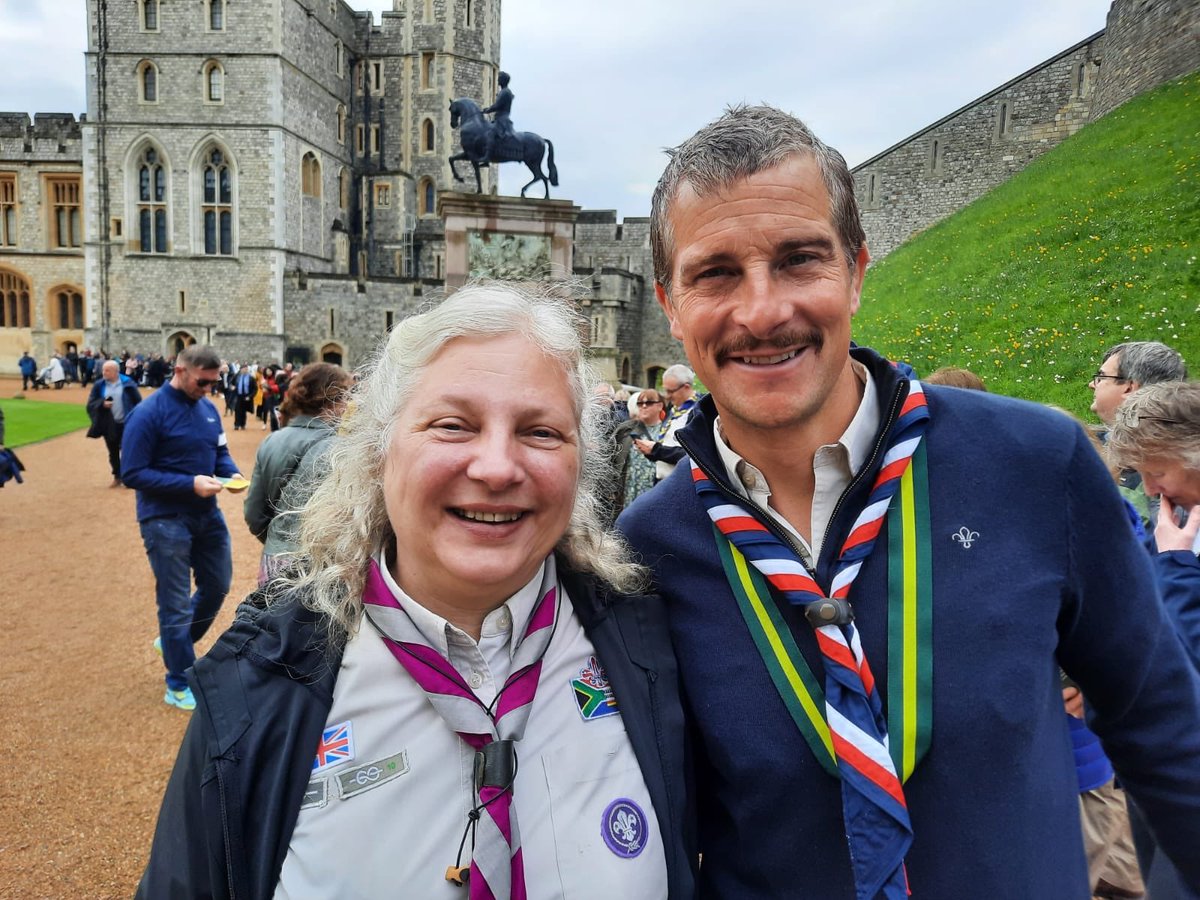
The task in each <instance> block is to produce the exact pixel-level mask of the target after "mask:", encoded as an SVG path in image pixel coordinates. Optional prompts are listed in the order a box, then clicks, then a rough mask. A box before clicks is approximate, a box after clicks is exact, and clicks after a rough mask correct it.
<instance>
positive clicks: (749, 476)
mask: <svg viewBox="0 0 1200 900" xmlns="http://www.w3.org/2000/svg"><path fill="white" fill-rule="evenodd" d="M742 484H744V485H745V486H746V489H747V490H751V491H752V490H754V489H755V488H756V487H758V479H757V478H755V477H754V473H753V472H747V473H746V474H745V475H743V476H742Z"/></svg>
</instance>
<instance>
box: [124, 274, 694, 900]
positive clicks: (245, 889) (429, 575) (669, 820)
mask: <svg viewBox="0 0 1200 900" xmlns="http://www.w3.org/2000/svg"><path fill="white" fill-rule="evenodd" d="M580 333H581V332H580V321H579V318H578V316H577V314H576V313H575V312H574V311H573V310H572V309H571V308H570V307H568V306H567V305H566V304H564V303H563V302H561V301H558V300H555V299H551V298H543V297H538V296H533V295H530V294H528V293H526V292H523V291H518V290H516V289H514V288H512V287H508V286H502V285H496V284H488V285H475V286H469V287H467V288H464V289H462V290H460V291H459V292H458V293H456V294H454V295H453V296H452V297H450V298H449V299H448V300H446V301H445V302H444V303H442V304H441V305H440V306H437V307H435V308H433V309H432V310H430V311H429V312H427V313H424V314H423V315H420V316H416V317H413V318H411V319H407V320H405V321H404V322H402V323H401V324H400V325H399V326H398V327H397V328H396V329H395V330H394V331H393V332H392V335H391V337H390V339H389V340H388V342H387V344H386V346H385V347H384V349H383V350H382V352H381V353H380V355H379V357H378V359H377V361H376V363H375V365H374V368H373V370H372V371H371V373H370V374H369V375H368V377H367V378H366V379H365V380H364V381H363V383H362V384H361V385H360V386H359V387H358V388H357V389H356V390H355V392H354V395H353V399H352V403H353V409H352V412H350V413H349V414H348V415H347V416H346V418H345V419H344V420H343V429H344V433H343V434H342V436H341V438H340V439H339V441H338V445H337V447H336V448H335V450H334V451H333V453H332V455H331V471H330V473H329V475H328V476H327V477H326V479H325V481H324V482H323V483H322V484H321V486H320V487H319V488H318V489H317V490H316V492H315V494H314V495H313V497H312V499H311V500H310V501H309V503H308V505H307V506H306V507H305V509H304V511H303V513H302V516H301V526H300V531H299V542H300V549H301V556H300V557H299V568H298V570H296V572H295V573H293V574H292V575H290V576H289V578H288V581H287V582H286V583H285V584H284V583H281V582H278V581H277V582H273V583H271V584H270V585H268V587H267V589H266V590H265V591H264V592H263V594H264V595H269V596H270V599H269V600H268V601H267V602H266V603H265V606H264V608H258V607H255V606H251V607H246V606H244V607H243V608H242V610H241V613H240V615H239V617H238V619H237V621H235V623H234V625H233V626H232V627H231V628H230V630H229V631H228V632H227V633H226V634H225V635H224V636H223V637H222V639H221V640H220V641H219V642H218V644H217V645H216V646H215V647H214V648H213V650H212V651H211V652H210V653H209V655H208V656H207V657H206V658H205V659H203V660H201V661H200V662H198V663H197V665H196V667H195V670H194V675H193V686H194V691H195V694H196V698H197V709H196V719H195V720H194V721H193V723H192V727H191V728H190V729H189V731H188V734H187V736H186V737H185V740H184V746H183V749H182V751H181V753H180V758H179V761H178V763H177V764H176V769H175V772H174V774H173V775H172V778H171V783H170V785H169V787H168V789H167V796H166V798H165V800H164V803H163V810H162V813H161V814H160V817H159V824H158V828H157V832H156V835H155V840H154V847H153V849H152V851H151V857H150V862H149V865H148V867H147V870H146V874H145V875H144V877H143V880H142V884H141V888H140V894H141V895H142V896H145V897H161V896H233V895H236V896H238V897H280V898H282V897H332V896H355V897H375V896H411V897H420V898H437V897H447V898H450V897H457V898H465V897H469V898H470V900H477V898H490V897H496V898H508V897H529V898H551V897H623V898H643V897H645V898H659V897H666V896H668V895H669V896H671V897H677V896H678V897H686V896H690V895H691V893H692V884H693V871H692V870H693V865H694V861H695V854H694V853H692V852H690V851H689V850H688V849H687V847H686V844H687V842H686V841H685V835H688V834H690V833H691V828H690V825H689V821H688V818H687V813H686V810H687V808H688V805H687V802H686V787H687V786H686V778H685V773H686V766H685V759H686V754H685V747H684V730H683V722H682V713H681V710H680V704H679V698H678V688H677V678H676V670H675V663H674V659H673V657H672V655H671V650H670V643H669V638H668V635H667V631H666V627H665V620H664V616H663V611H662V609H661V608H660V607H659V606H658V605H657V603H656V601H654V600H652V599H651V598H648V597H641V596H634V595H632V594H628V593H622V591H635V590H637V589H638V588H639V587H640V585H641V583H642V578H643V573H642V570H641V569H640V568H639V567H638V566H635V565H634V564H632V563H631V562H630V560H629V559H628V557H627V555H626V551H625V546H624V544H623V543H622V542H621V541H620V539H619V538H618V537H616V536H615V535H614V534H613V533H612V532H609V531H606V530H604V529H603V528H602V527H601V526H600V525H599V520H598V518H597V516H598V505H597V499H596V494H595V487H596V486H597V485H599V484H601V483H602V479H603V476H604V472H603V469H604V465H605V462H604V460H602V459H600V458H599V457H598V455H597V452H596V448H598V446H599V445H598V444H597V443H596V441H595V439H594V436H593V435H594V433H595V427H596V426H595V418H596V414H597V413H598V412H599V410H598V409H596V408H594V407H592V406H591V404H590V397H591V388H592V385H593V383H594V380H593V378H592V376H591V374H590V372H589V370H588V367H587V364H586V362H585V359H584V354H583V348H582V346H581V343H580V337H579V335H580ZM518 823H519V827H518ZM464 882H465V883H466V884H468V885H469V889H468V890H467V891H465V892H464V891H462V890H461V887H460V885H461V884H462V883H464Z"/></svg>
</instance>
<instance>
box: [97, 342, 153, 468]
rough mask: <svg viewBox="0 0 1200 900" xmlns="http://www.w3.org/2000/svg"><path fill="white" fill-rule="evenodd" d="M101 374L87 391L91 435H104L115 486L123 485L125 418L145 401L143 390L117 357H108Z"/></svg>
mask: <svg viewBox="0 0 1200 900" xmlns="http://www.w3.org/2000/svg"><path fill="white" fill-rule="evenodd" d="M101 372H102V376H103V377H101V378H99V379H97V380H96V383H95V384H94V385H92V392H91V393H90V394H88V401H87V413H88V417H89V418H90V419H91V420H92V425H91V427H90V428H89V429H88V437H102V438H104V445H105V447H106V448H107V449H108V466H109V468H110V469H111V470H112V476H113V480H112V486H113V487H120V486H121V439H122V437H123V436H124V434H125V419H126V418H128V417H129V415H130V414H131V413H132V412H133V408H134V407H135V406H137V405H138V404H139V403H141V402H142V393H141V391H139V390H138V386H137V384H136V383H135V382H134V380H133V379H132V378H130V377H129V376H128V375H122V374H121V367H120V366H119V365H117V361H116V360H114V359H109V360H105V362H104V365H103V367H102V368H101Z"/></svg>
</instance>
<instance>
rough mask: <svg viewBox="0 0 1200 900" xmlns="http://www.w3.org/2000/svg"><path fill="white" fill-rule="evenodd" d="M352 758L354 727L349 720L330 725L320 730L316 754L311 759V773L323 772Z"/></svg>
mask: <svg viewBox="0 0 1200 900" xmlns="http://www.w3.org/2000/svg"><path fill="white" fill-rule="evenodd" d="M352 759H354V728H353V726H352V725H351V724H350V723H349V722H342V723H340V724H338V725H330V726H329V727H328V728H326V729H325V730H324V731H322V732H321V741H320V743H318V744H317V755H316V757H315V758H314V759H313V767H312V770H313V774H316V773H317V772H324V771H325V770H326V769H328V768H331V767H332V766H336V765H337V764H338V763H344V762H349V761H350V760H352Z"/></svg>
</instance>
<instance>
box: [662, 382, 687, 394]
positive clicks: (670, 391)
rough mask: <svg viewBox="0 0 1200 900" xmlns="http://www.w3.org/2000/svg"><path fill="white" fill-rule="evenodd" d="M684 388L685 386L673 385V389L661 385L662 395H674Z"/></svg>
mask: <svg viewBox="0 0 1200 900" xmlns="http://www.w3.org/2000/svg"><path fill="white" fill-rule="evenodd" d="M685 387H687V385H684V384H677V385H675V387H673V388H669V387H667V386H666V385H665V384H664V385H663V393H664V394H674V393H675V392H676V391H682V390H683V389H684V388H685Z"/></svg>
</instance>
